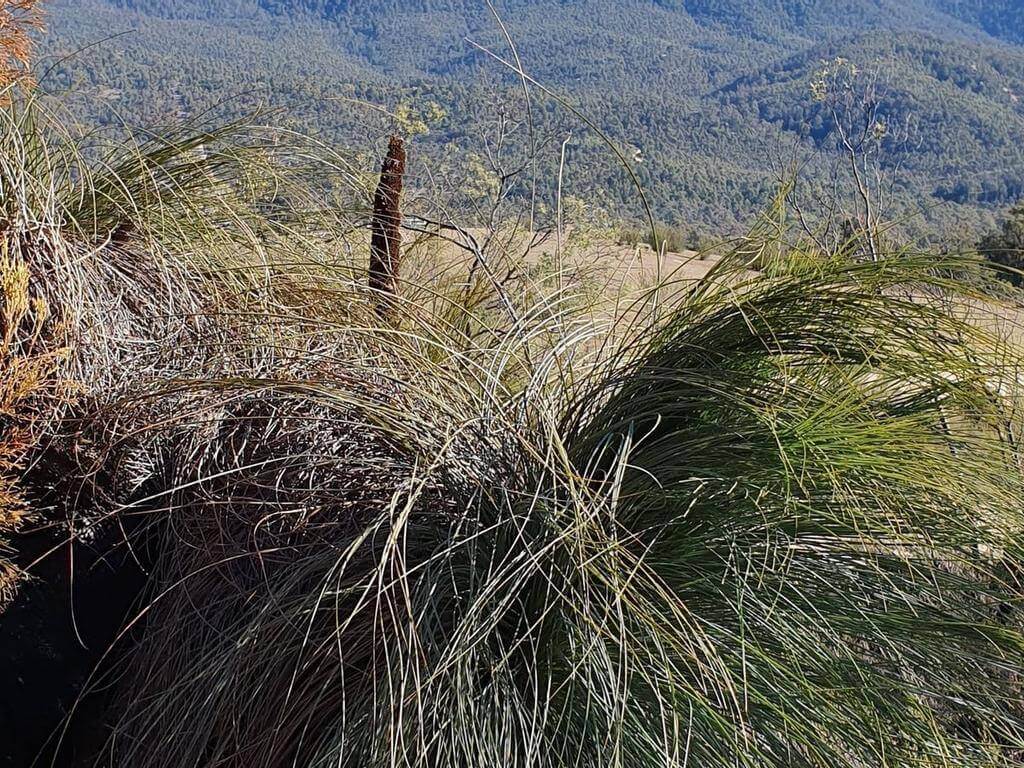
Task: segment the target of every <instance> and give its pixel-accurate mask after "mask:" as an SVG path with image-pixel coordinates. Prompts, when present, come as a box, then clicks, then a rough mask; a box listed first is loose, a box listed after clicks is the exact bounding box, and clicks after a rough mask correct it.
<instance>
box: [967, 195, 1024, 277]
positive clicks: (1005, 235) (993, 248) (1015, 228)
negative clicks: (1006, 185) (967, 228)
mask: <svg viewBox="0 0 1024 768" xmlns="http://www.w3.org/2000/svg"><path fill="white" fill-rule="evenodd" d="M978 251H979V252H980V253H981V254H982V255H983V256H985V257H986V258H987V259H989V260H990V261H992V262H993V263H995V264H999V265H1002V266H1004V267H1007V268H1008V269H1007V270H1006V271H1005V272H1004V273H1003V276H1004V277H1005V278H1006V279H1007V280H1009V281H1010V282H1012V283H1013V284H1014V285H1018V286H1019V285H1022V284H1024V204H1021V205H1018V206H1016V207H1014V208H1013V209H1011V210H1010V212H1009V214H1008V215H1007V217H1006V220H1005V221H1004V222H1003V226H1002V229H1001V230H1000V231H999V232H994V233H992V234H989V235H986V236H985V237H984V238H982V240H981V242H980V243H978Z"/></svg>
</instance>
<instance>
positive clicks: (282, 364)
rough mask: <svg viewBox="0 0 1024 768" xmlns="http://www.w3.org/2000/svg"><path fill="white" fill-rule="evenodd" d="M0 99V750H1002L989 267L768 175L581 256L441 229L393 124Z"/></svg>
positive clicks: (577, 251)
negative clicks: (710, 234) (723, 223)
mask: <svg viewBox="0 0 1024 768" xmlns="http://www.w3.org/2000/svg"><path fill="white" fill-rule="evenodd" d="M30 5H31V3H30ZM361 7H363V6H362V5H361V4H359V5H357V4H353V5H351V6H350V5H348V4H346V5H345V6H344V8H346V9H349V10H348V11H346V12H351V13H356V11H357V10H358V8H361ZM382 7H384V6H382ZM451 7H452V6H447V5H443V4H441V3H437V4H436V5H435V4H431V5H430V6H429V8H430V9H432V10H430V11H429V12H428V11H426V10H424V14H425V15H427V16H430V15H431V14H433V13H434V12H441V11H442V10H443V9H444V8H449V9H450V8H451ZM530 7H532V6H530ZM564 7H565V8H570V9H571V8H572V4H566V5H565V6H564ZM698 7H700V6H696V5H695V6H694V8H698ZM737 7H738V6H737ZM794 7H796V6H794ZM3 8H4V4H3V0H0V11H2V10H3ZM194 8H195V9H198V8H200V6H195V7H194ZM426 8H428V6H427V5H424V9H426ZM310 9H311V10H315V8H312V7H311V8H310ZM187 10H188V9H185V8H179V11H187ZM238 12H239V13H241V12H242V11H241V10H238ZM659 12H660V13H664V14H676V13H680V9H679V6H671V7H670V6H668V5H666V6H665V7H663V8H661V10H660V11H659ZM260 13H263V12H262V11H261V12H260ZM687 17H688V18H690V19H691V21H690V23H694V24H696V23H697V22H696V21H695V20H694V19H695V18H696V16H694V17H689V16H687ZM2 18H3V17H2V16H0V19H2ZM260 18H261V19H263V20H262V21H260V20H259V19H256V20H254V21H253V23H254V24H257V27H255V28H254V29H257V30H258V29H265V28H263V27H259V25H260V24H263V23H265V22H266V19H265V18H264V17H260ZM751 18H756V16H753V17H751ZM167 23H168V24H180V23H181V22H179V21H177V20H174V21H173V22H167ZM194 23H195V24H196V25H197V26H191V25H189V24H185V25H183V26H182V27H181V29H182V30H188V31H189V32H188V34H191V35H195V37H193V38H191V39H192V41H193V44H194V45H196V46H202V45H205V46H209V51H210V55H211V56H213V55H214V48H215V46H216V45H217V41H216V40H215V39H214V38H213V37H211V35H212V31H213V30H215V29H218V28H219V27H218V26H217V25H216V24H214V25H213V26H208V22H206V21H202V20H196V21H195V22H194ZM297 23H301V24H312V25H313V26H309V27H290V26H287V27H286V26H281V27H280V33H281V35H283V37H282V38H281V39H291V38H289V37H288V36H289V35H293V34H298V32H297V31H296V30H299V29H304V30H306V31H307V32H308V33H309V34H310V35H313V37H311V38H310V39H311V40H317V39H323V40H326V39H329V38H327V37H325V38H317V37H316V34H321V33H322V34H324V35H328V34H336V31H332V32H324V31H323V29H324V28H322V27H320V26H317V25H318V24H319V23H320V22H315V23H314V22H310V21H308V20H307V21H302V22H297ZM808 23H810V22H808ZM204 25H207V26H204ZM169 28H170V27H169ZM154 29H158V28H156V27H154ZM317 30H321V32H317ZM147 34H156V32H150V33H147ZM236 34H237V35H239V38H238V39H239V40H245V39H247V38H246V35H248V34H253V35H256V36H257V37H258V36H259V35H261V34H264V32H259V31H255V32H254V31H252V30H250V31H249V32H246V31H245V27H244V26H240V27H236ZM360 34H362V33H360ZM125 44H126V45H129V46H131V45H138V44H139V42H138V38H136V39H135V40H134V41H126V43H125ZM165 44H166V41H165ZM307 53H308V51H307ZM26 55H27V54H26ZM23 58H25V57H23ZM358 59H359V57H355V63H353V65H352V66H353V67H355V68H356V69H358V67H360V66H363V65H360V64H359V61H358ZM21 63H23V62H21ZM307 64H308V66H310V67H325V66H328V65H329V62H328V61H326V60H320V61H318V60H316V57H314V56H307ZM68 66H71V65H70V64H69V65H68ZM356 69H353V71H356ZM68 71H69V72H71V71H73V70H68ZM836 71H837V72H839V73H840V75H839V76H841V77H845V76H846V74H849V73H850V72H851V71H852V70H850V68H849V67H848V66H847V65H845V64H843V65H838V64H837V65H836ZM255 74H256V75H257V76H258V75H259V72H256V73H255ZM263 76H265V77H267V78H268V79H272V78H273V77H274V76H275V72H274V71H273V70H266V71H265V72H264V73H263ZM834 77H836V75H835V73H833V79H834ZM43 80H44V82H45V78H44V79H43ZM154 82H156V83H159V82H161V81H160V80H159V79H157V80H154ZM182 85H187V82H186V81H183V82H182ZM107 87H114V85H113V81H112V82H111V83H108V84H107ZM174 87H177V86H174ZM83 91H84V93H85V94H87V95H88V94H90V93H91V91H90V90H89V88H88V86H83ZM742 91H743V89H742V88H740V87H737V88H734V89H732V93H733V94H734V95H735V94H739V93H742ZM189 93H190V91H188V90H187V89H184V90H182V91H181V92H180V94H179V95H180V98H181V99H185V98H187V95H188V94H189ZM468 93H470V91H467V94H468ZM69 94H70V96H71V98H72V101H74V99H75V98H76V96H75V94H76V91H75V90H72V91H69ZM421 95H422V96H423V97H424V98H426V95H425V94H421ZM0 96H2V97H4V98H2V99H0V374H3V386H2V387H0V535H2V536H3V542H2V543H0V546H2V550H0V555H2V560H0V692H2V694H3V695H2V696H0V735H3V737H4V738H3V739H0V762H5V763H6V764H7V765H9V766H12V768H28V767H29V766H33V767H34V766H37V765H53V766H62V767H66V768H182V767H183V766H197V767H202V768H213V767H214V766H215V767H216V768H328V767H330V768H495V766H508V768H568V766H580V767H581V768H582V767H584V766H585V767H586V768H657V767H661V766H672V768H676V767H677V766H679V767H680V768H682V767H683V766H700V767H701V768H705V767H707V768H876V767H877V766H894V767H899V768H909V767H910V766H914V768H940V766H941V768H1012V767H1013V766H1017V765H1019V764H1020V761H1021V760H1022V759H1024V705H1022V702H1024V691H1022V681H1024V456H1022V452H1021V437H1020V436H1021V434H1022V433H1024V409H1022V404H1024V397H1022V396H1024V348H1022V346H1021V339H1022V338H1024V332H1022V331H1024V329H1022V328H1021V319H1020V318H1021V316H1020V308H1019V302H1015V301H1014V299H1019V294H1008V295H1009V296H1010V299H1009V300H1001V299H1000V298H999V297H998V296H996V295H992V294H991V293H989V292H987V291H986V290H985V289H986V288H987V287H988V286H989V284H990V283H991V282H993V281H994V278H996V277H998V276H1003V275H1005V274H1007V273H1006V271H1005V270H1004V269H1001V268H999V267H997V266H994V265H993V264H992V263H991V262H990V261H986V260H984V259H982V258H980V257H977V256H971V255H957V254H955V253H954V252H953V249H951V248H945V249H921V248H920V247H918V246H916V245H914V244H913V243H911V242H909V241H907V240H906V239H902V238H901V236H900V234H899V233H898V231H896V230H894V229H892V228H891V227H890V226H889V224H888V222H886V221H885V220H884V219H882V218H881V217H880V216H876V215H875V213H877V212H873V211H868V212H867V213H869V214H871V215H870V216H867V217H866V219H865V221H864V222H861V223H860V225H859V226H854V225H853V224H851V223H850V222H848V221H845V222H837V224H838V225H839V228H838V229H837V230H835V231H833V229H832V228H828V229H827V231H824V230H821V229H814V228H812V227H810V226H809V225H808V220H807V215H809V214H811V213H812V211H810V210H809V209H808V208H806V205H805V204H806V200H804V199H802V198H801V197H800V195H801V191H800V188H799V186H798V185H797V184H796V183H788V184H784V185H782V186H781V187H779V188H778V189H776V190H775V193H774V195H773V196H772V198H771V200H770V202H769V203H768V204H767V205H766V206H765V207H764V208H763V209H762V210H761V212H760V215H758V216H757V217H754V218H753V219H752V220H751V222H750V224H749V225H748V226H747V228H746V229H745V231H744V232H743V233H742V234H741V235H740V236H737V237H736V238H734V239H733V240H731V241H728V242H720V243H718V244H717V246H716V248H715V249H714V254H713V255H712V254H711V253H707V252H705V253H691V254H672V255H669V254H666V253H664V252H662V251H661V250H660V249H662V248H664V247H666V246H667V245H668V243H669V242H670V241H671V240H674V235H675V233H673V232H670V231H669V232H666V231H665V230H663V229H660V228H656V227H654V228H652V231H650V232H647V233H643V232H634V233H632V234H631V235H629V236H628V237H627V236H624V237H623V238H622V239H623V241H624V242H627V241H628V240H629V238H630V237H634V238H635V239H636V240H637V242H638V244H637V245H636V247H635V248H634V247H633V246H632V245H619V246H616V248H617V249H618V250H617V253H618V254H619V257H620V259H619V261H613V262H609V261H606V260H602V259H600V258H597V257H596V255H595V254H596V253H597V251H596V250H595V245H594V242H593V241H592V240H591V238H592V236H593V233H594V231H595V230H594V229H593V227H592V226H589V225H590V224H592V222H591V221H590V217H591V216H592V215H593V213H592V211H591V210H589V209H588V206H587V205H575V204H571V203H572V201H571V200H570V199H568V198H563V199H562V200H561V203H562V204H561V205H559V206H558V207H557V213H556V215H555V216H554V222H553V223H552V224H551V225H550V226H547V225H545V222H544V220H543V217H542V216H539V215H535V214H537V213H539V211H538V210H534V209H533V207H532V205H531V201H530V199H529V198H528V197H527V196H525V195H511V196H508V197H507V198H506V199H503V202H502V205H493V204H492V202H491V201H488V200H487V198H488V197H492V198H494V197H496V198H501V197H502V184H503V183H504V182H502V181H501V180H499V181H498V182H497V191H496V190H495V188H494V187H493V186H492V187H487V186H486V185H485V186H483V187H478V188H468V187H467V188H463V189H461V194H462V195H463V196H464V198H466V199H469V200H470V201H472V200H473V199H475V198H477V197H480V198H482V200H479V201H478V207H477V208H475V209H474V208H470V209H468V210H459V209H452V208H451V207H449V204H450V203H451V202H452V201H453V200H454V199H456V198H455V194H454V192H453V190H452V189H451V187H450V186H449V185H447V184H442V183H438V184H436V185H433V186H432V185H431V183H429V182H431V179H430V178H428V177H426V176H422V175H417V174H416V173H415V172H409V173H407V174H405V175H403V173H404V172H405V171H407V170H409V169H410V168H411V166H409V165H407V161H408V160H414V161H415V158H416V156H417V152H419V151H420V150H421V149H422V150H424V151H425V150H426V149H427V147H425V146H424V145H422V144H418V143H416V142H412V143H410V142H409V141H408V138H409V136H401V135H392V136H390V137H389V136H386V135H380V136H376V137H375V139H376V141H375V143H374V149H377V148H380V149H383V146H384V145H385V143H386V146H387V156H386V159H384V160H383V162H381V163H379V164H378V165H377V166H376V168H373V169H372V171H373V172H372V173H371V174H370V178H367V173H366V165H367V161H365V159H364V158H363V157H360V153H361V152H362V151H364V150H365V148H363V147H359V146H355V147H352V148H344V147H341V148H339V147H338V146H335V145H333V144H327V143H324V142H322V141H320V140H318V138H317V137H311V136H308V135H304V134H302V133H301V132H298V131H296V130H294V125H295V124H302V123H303V121H304V120H305V118H306V117H307V115H304V114H303V113H302V112H291V111H287V110H280V111H277V112H274V113H270V114H266V113H264V114H258V115H256V116H254V117H251V118H250V119H247V120H244V121H236V122H229V123H222V122H220V121H219V120H217V119H213V118H210V119H208V120H206V121H205V122H197V121H195V120H186V121H181V120H179V121H178V122H177V123H176V124H175V123H173V121H172V122H171V123H170V124H165V125H163V126H157V127H150V128H147V129H144V130H132V129H130V128H127V127H122V128H121V129H119V130H118V131H107V130H104V129H103V127H102V126H98V125H95V124H92V123H90V122H87V121H86V122H80V121H84V120H85V118H84V117H83V114H85V113H83V112H80V111H77V110H76V109H74V105H73V104H72V105H59V104H56V105H55V101H54V98H53V95H52V93H47V92H46V91H44V90H42V89H41V87H40V88H36V87H35V86H34V84H33V82H32V80H31V78H29V77H28V76H27V73H26V72H24V71H23V69H21V68H18V69H17V71H16V72H15V74H13V75H12V76H11V78H10V80H9V82H7V83H6V84H5V85H4V86H3V87H2V89H0ZM179 101H180V100H179ZM421 102H422V99H421ZM421 102H416V103H414V104H412V105H411V107H410V109H413V108H415V109H417V110H418V109H420V103H421ZM83 103H84V102H83ZM66 107H70V109H68V108H66ZM177 108H178V109H180V108H181V104H180V103H179V104H178V105H177ZM415 114H418V115H419V117H416V116H415V115H410V114H405V115H403V116H400V117H401V118H402V119H395V120H393V121H391V122H389V125H390V127H399V126H402V127H405V128H406V129H407V131H408V133H409V134H411V135H413V134H417V133H420V130H421V129H420V127H419V126H417V125H416V122H417V120H421V121H423V122H425V121H426V120H427V119H428V118H429V117H430V115H428V114H427V113H426V112H422V113H420V112H417V113H415ZM164 117H167V116H166V115H164ZM445 119H448V118H445ZM378 127H380V126H378ZM868 127H869V129H871V133H872V135H878V136H879V137H880V138H884V132H883V131H881V130H877V131H875V130H874V127H873V126H871V125H869V126H868ZM363 128H364V129H366V130H369V129H371V128H372V126H371V125H370V124H364V125H363ZM462 130H463V131H464V132H465V135H466V136H472V135H473V133H474V131H476V130H483V129H482V128H480V126H474V125H472V124H469V123H464V124H463V125H462ZM491 149H492V153H493V155H495V156H498V155H501V156H502V157H504V149H503V148H502V147H501V146H500V145H492V146H491ZM512 154H515V153H512ZM445 162H446V163H447V166H446V167H447V168H450V169H452V170H453V172H454V171H457V170H458V169H459V168H460V167H463V168H467V169H469V168H473V167H474V164H479V163H480V158H479V156H478V155H475V154H474V153H473V152H472V151H470V150H465V151H463V150H460V149H459V148H458V146H454V147H452V148H451V149H450V150H449V153H448V156H447V157H446V158H445ZM428 165H429V162H428V163H424V164H422V165H421V166H420V168H421V169H422V168H423V167H426V166H428ZM497 165H499V167H500V164H497ZM645 165H647V163H645ZM609 167H614V166H613V165H609ZM492 170H494V169H492ZM531 171H535V172H536V173H537V176H538V187H539V188H550V187H551V186H555V187H557V180H548V181H544V180H543V179H544V176H543V175H542V173H543V171H544V169H543V168H542V167H540V166H537V167H535V168H533V169H530V168H528V167H527V168H524V169H522V170H521V172H520V174H519V175H520V176H522V177H523V178H522V179H521V180H520V181H518V182H517V183H519V184H524V183H526V181H525V180H529V179H530V176H531ZM556 179H557V177H556ZM544 185H547V187H545V186H544ZM478 190H482V191H478ZM367 197H369V198H370V200H369V201H368V200H367ZM609 199H611V198H609ZM583 202H584V203H587V202H588V200H587V199H584V200H583ZM820 204H821V206H822V207H823V208H826V209H827V208H828V206H829V201H828V200H823V201H821V203H820ZM868 207H870V206H868ZM481 214H482V215H481ZM826 218H827V217H826ZM1018 230H1019V227H1018V226H1017V219H1016V217H1014V218H1013V219H1011V220H1010V221H1009V222H1007V224H1006V225H1005V226H1004V228H1003V231H1002V238H1003V239H1001V240H1000V241H999V243H994V244H993V247H996V248H1002V247H1003V246H1004V245H1006V244H1009V245H1010V246H1013V247H1016V244H1018V241H1019V237H1017V236H1018V235H1019V234H1020V233H1019V231H1018ZM826 235H827V236H826ZM643 238H647V239H649V241H650V242H651V243H653V244H654V246H655V249H644V248H643V246H642V245H640V244H639V241H640V240H641V239H643ZM1004 240H1005V242H1004ZM1008 290H1009V289H1008Z"/></svg>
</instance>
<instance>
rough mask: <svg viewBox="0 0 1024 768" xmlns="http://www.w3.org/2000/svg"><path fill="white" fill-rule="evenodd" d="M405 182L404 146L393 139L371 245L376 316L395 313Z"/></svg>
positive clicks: (383, 169) (376, 197) (375, 209)
mask: <svg viewBox="0 0 1024 768" xmlns="http://www.w3.org/2000/svg"><path fill="white" fill-rule="evenodd" d="M404 178H405V142H404V141H403V140H402V139H401V138H399V137H398V136H392V137H391V141H390V143H389V145H388V154H387V157H386V158H385V159H384V165H383V166H382V167H381V170H380V183H379V184H378V185H377V193H376V194H375V195H374V198H373V237H372V239H371V241H370V280H369V284H370V289H371V290H372V291H373V292H374V295H375V300H376V303H377V312H378V313H379V314H381V315H382V316H388V315H390V314H392V313H393V311H394V309H395V304H394V301H393V299H394V297H395V296H397V295H398V279H399V273H400V270H401V262H402V183H403V181H404Z"/></svg>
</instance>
